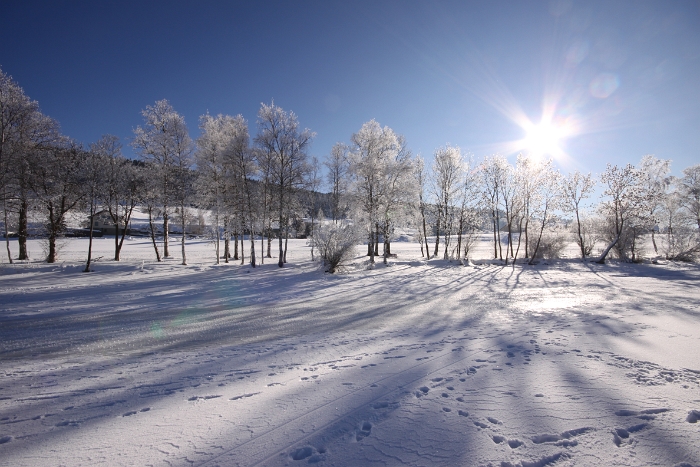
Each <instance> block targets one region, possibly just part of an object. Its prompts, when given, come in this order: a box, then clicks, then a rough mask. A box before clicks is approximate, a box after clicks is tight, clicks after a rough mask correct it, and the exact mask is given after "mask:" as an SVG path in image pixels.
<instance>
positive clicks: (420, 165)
mask: <svg viewBox="0 0 700 467" xmlns="http://www.w3.org/2000/svg"><path fill="white" fill-rule="evenodd" d="M413 173H414V177H415V179H416V184H417V188H418V210H419V212H420V217H421V218H420V222H421V225H420V227H419V228H418V230H419V232H421V228H422V229H423V230H422V232H421V235H420V237H421V240H422V242H425V257H426V258H427V259H430V247H429V245H428V231H427V228H426V211H427V210H428V208H429V205H428V197H427V187H428V178H429V177H428V172H427V170H426V167H425V161H424V160H423V158H422V157H420V156H418V157H417V158H416V162H415V165H414V172H413ZM422 251H423V243H421V252H422Z"/></svg>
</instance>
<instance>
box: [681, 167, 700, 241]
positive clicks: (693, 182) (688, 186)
mask: <svg viewBox="0 0 700 467" xmlns="http://www.w3.org/2000/svg"><path fill="white" fill-rule="evenodd" d="M679 185H680V186H679V189H678V192H679V195H680V196H681V203H682V205H683V207H684V209H685V211H686V214H687V215H688V216H689V217H690V218H691V219H693V221H694V222H695V223H696V224H697V226H698V231H700V164H697V165H693V166H691V167H687V168H685V169H683V177H682V178H681V179H680V180H679Z"/></svg>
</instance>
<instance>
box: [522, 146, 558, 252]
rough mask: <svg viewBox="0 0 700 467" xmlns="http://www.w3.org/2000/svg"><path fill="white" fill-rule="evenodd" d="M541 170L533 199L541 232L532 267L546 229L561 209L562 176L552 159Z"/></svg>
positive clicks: (534, 213) (534, 214)
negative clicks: (555, 168) (556, 212)
mask: <svg viewBox="0 0 700 467" xmlns="http://www.w3.org/2000/svg"><path fill="white" fill-rule="evenodd" d="M541 170H542V171H541V176H540V177H539V183H538V186H537V188H536V193H535V196H534V197H533V200H534V201H535V204H534V206H532V213H533V216H534V217H535V218H537V219H539V232H538V233H537V241H536V243H535V248H534V250H533V252H532V255H531V257H530V261H529V262H528V264H531V265H532V264H534V263H535V259H536V258H537V252H538V250H539V248H540V244H541V242H542V234H543V233H544V229H545V227H546V226H547V225H549V224H550V223H551V222H552V219H553V218H554V212H555V210H557V209H559V208H560V207H561V205H560V202H561V197H560V193H561V175H560V174H559V172H558V171H556V170H554V167H553V165H552V161H551V159H549V160H547V161H546V162H544V163H543V165H542V168H541Z"/></svg>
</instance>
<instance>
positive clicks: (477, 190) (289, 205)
mask: <svg viewBox="0 0 700 467" xmlns="http://www.w3.org/2000/svg"><path fill="white" fill-rule="evenodd" d="M141 114H142V118H143V122H142V125H140V126H138V127H137V128H136V129H135V130H134V135H133V137H132V138H131V141H130V145H131V147H132V148H133V150H134V152H135V153H136V154H137V155H138V159H137V160H130V159H127V158H126V157H125V156H124V155H123V154H122V146H121V143H120V140H119V138H117V137H116V136H112V135H105V136H103V137H102V138H100V140H99V141H97V142H94V143H92V144H89V145H87V146H85V145H83V144H81V143H79V142H76V141H74V140H72V139H70V138H68V137H66V136H64V135H62V134H61V132H60V128H59V125H58V123H57V122H56V121H55V120H53V119H51V118H50V117H47V116H45V115H43V114H42V113H41V111H40V109H39V105H38V103H37V102H36V101H33V100H31V99H30V98H28V97H27V96H26V95H25V94H24V92H23V90H22V89H21V87H19V85H18V84H17V83H16V82H14V81H13V80H12V78H11V77H10V76H8V75H6V74H5V73H3V72H2V70H0V184H1V193H0V195H1V197H2V208H3V218H2V220H3V224H4V230H5V232H4V233H5V237H6V248H7V254H8V258H10V261H12V259H13V256H15V255H13V252H12V251H11V244H10V241H9V236H10V233H11V232H13V233H15V234H16V236H17V237H18V242H17V244H18V252H17V254H16V256H15V257H16V258H17V259H19V260H26V259H28V252H27V239H28V237H29V235H30V232H29V228H28V225H29V219H30V217H31V216H30V214H34V215H40V216H41V218H42V219H43V224H44V232H43V233H44V235H45V237H46V239H47V241H46V261H48V262H55V261H57V258H58V251H57V246H56V245H57V244H56V241H57V239H58V238H59V237H60V236H61V235H63V234H64V233H65V232H66V217H67V215H68V213H69V212H71V211H80V212H84V213H87V214H89V215H90V216H91V217H92V216H94V215H95V214H96V213H97V212H98V211H102V212H105V213H107V214H108V216H109V218H110V219H111V222H112V223H113V224H114V226H115V229H116V234H115V238H114V242H115V244H114V260H115V261H119V259H120V252H121V249H122V247H123V244H124V239H125V237H126V234H127V226H128V225H129V222H130V220H131V217H132V215H133V213H134V210H135V209H136V208H137V207H139V208H140V209H143V210H144V212H145V213H147V215H148V235H149V236H150V239H151V243H152V245H153V251H154V255H155V258H156V260H157V261H161V260H162V258H167V257H170V256H171V248H172V245H171V244H170V232H173V231H174V230H175V231H177V234H178V235H179V237H180V249H181V257H182V264H187V255H186V238H187V236H186V232H187V227H188V223H189V222H191V221H192V217H193V215H194V214H193V213H194V208H199V209H206V210H208V211H209V212H211V224H212V225H211V227H212V228H211V235H212V239H213V242H214V245H215V258H216V262H217V263H219V262H220V261H221V260H223V261H225V262H229V260H231V259H233V260H240V261H241V264H245V263H246V262H248V263H249V264H250V265H251V266H253V267H255V266H256V265H257V264H258V262H259V263H263V262H264V261H265V258H272V248H273V247H272V245H273V243H275V240H276V248H277V250H278V256H277V258H278V259H277V264H278V265H279V266H280V267H282V266H284V264H285V263H286V261H287V259H286V258H287V245H288V239H289V237H290V234H291V233H292V231H293V230H294V224H295V221H298V220H299V219H301V218H307V219H309V218H310V220H311V225H310V235H311V238H312V241H311V242H310V244H311V246H312V250H311V254H312V257H313V255H314V248H316V251H318V253H319V257H320V259H321V260H323V261H324V262H326V263H328V264H329V268H328V270H331V271H333V270H334V269H335V268H336V267H337V266H338V264H339V263H340V262H341V261H342V260H343V259H344V257H346V256H347V255H348V254H349V253H350V252H351V251H352V250H353V248H352V247H354V246H355V245H357V244H359V243H366V245H367V256H368V257H369V263H370V264H373V263H374V262H375V261H376V258H377V257H381V258H382V259H383V261H384V262H386V261H387V259H388V258H390V257H391V256H392V253H391V240H392V238H394V235H395V232H396V230H397V229H398V228H402V227H410V228H412V229H413V230H414V231H416V232H417V240H418V243H419V244H420V248H421V251H422V254H423V256H424V257H426V258H428V259H430V258H435V257H441V258H444V259H459V260H463V261H464V260H467V261H468V260H469V257H470V251H472V247H473V245H474V242H475V239H476V237H477V234H478V233H480V232H483V231H484V230H486V231H488V232H490V234H489V235H491V234H492V237H493V245H492V246H493V257H494V258H496V259H500V260H503V261H505V263H506V264H508V263H509V262H515V261H516V260H517V259H518V258H525V259H527V260H528V261H529V262H531V263H532V262H534V261H536V259H537V258H540V257H547V256H554V255H556V254H557V251H558V250H560V249H561V246H562V244H563V242H564V241H565V240H566V241H568V240H569V239H570V238H573V240H574V241H575V242H576V244H577V245H578V248H579V250H580V255H581V257H582V258H587V257H590V256H592V255H593V253H594V246H595V245H596V243H597V242H601V241H602V242H605V245H606V246H605V248H603V250H602V251H601V252H600V254H598V255H597V258H596V259H597V261H599V262H601V263H602V262H604V261H605V259H606V258H607V257H608V256H609V255H610V254H613V255H616V256H617V257H619V258H622V259H626V260H632V261H634V260H637V259H639V257H640V252H641V243H642V242H641V240H642V238H646V236H651V241H652V244H653V248H654V249H655V252H656V253H657V254H663V255H664V256H665V257H666V258H669V259H681V260H695V259H697V257H698V254H699V253H700V241H699V238H698V232H699V231H700V165H695V166H692V167H688V168H686V169H685V170H683V176H682V177H673V176H671V175H670V161H668V160H662V159H658V158H656V157H654V156H644V158H642V160H641V162H640V164H639V165H638V166H637V167H634V166H632V165H627V166H625V167H618V166H615V165H609V166H608V167H607V169H606V170H605V172H604V173H603V174H602V175H601V176H600V177H598V178H596V177H594V176H593V175H592V174H582V173H580V172H578V171H575V172H572V173H569V174H566V175H563V174H561V173H560V172H559V171H558V170H557V169H556V168H555V167H554V164H553V162H552V160H548V159H544V158H539V157H533V156H527V155H522V154H521V155H519V156H518V157H517V160H516V161H515V163H514V164H511V163H510V162H509V161H508V160H507V159H506V158H505V157H503V156H501V155H493V156H488V157H485V158H484V159H483V160H479V161H477V160H475V159H474V158H473V157H472V156H469V155H465V154H463V153H462V151H461V150H460V148H458V147H454V146H450V145H446V146H444V147H440V148H438V149H436V150H435V153H434V157H433V161H432V163H431V164H429V165H428V164H426V163H425V161H424V160H423V159H422V158H421V157H420V156H417V155H414V154H413V153H412V152H411V151H410V149H409V148H408V145H407V142H406V139H405V137H403V136H402V135H399V134H397V133H395V132H394V131H393V130H392V129H391V128H389V127H386V126H381V125H380V124H379V123H378V122H376V121H375V120H371V121H369V122H366V123H365V124H363V125H362V127H361V128H360V129H359V130H358V131H357V132H356V133H353V134H352V135H351V137H350V139H349V141H348V142H347V143H337V144H336V145H334V146H333V148H332V150H331V151H330V154H328V155H326V157H325V158H324V160H322V161H319V160H318V159H317V158H315V157H311V155H310V147H311V143H312V141H313V139H314V137H315V133H313V132H312V131H311V130H309V129H306V128H302V127H301V126H300V124H299V121H298V118H297V116H296V115H295V114H294V112H291V111H286V110H284V109H282V108H280V107H279V106H276V105H275V104H274V102H272V103H270V104H262V105H261V107H260V109H259V111H258V115H257V121H256V126H257V133H256V134H255V136H254V137H252V138H251V136H250V133H249V127H248V122H247V121H246V120H245V119H244V118H243V117H242V116H241V115H237V116H229V115H216V116H212V115H209V114H206V115H203V116H201V117H200V119H199V130H200V133H199V136H198V137H197V138H196V139H192V138H191V137H190V134H189V131H188V128H187V125H186V123H185V120H184V118H183V117H182V115H180V114H179V113H177V112H176V111H175V110H174V109H173V107H172V106H171V105H170V103H169V102H168V101H167V100H161V101H157V102H156V103H155V104H154V105H152V106H147V107H146V108H145V109H144V110H143V111H142V112H141ZM322 187H323V188H327V190H328V194H327V195H326V197H327V198H329V201H330V202H329V203H328V205H327V206H326V211H327V212H319V202H318V201H319V200H318V198H319V196H321V195H320V192H321V189H322ZM597 187H601V189H602V190H603V196H602V198H601V199H600V200H599V202H598V203H597V204H596V203H593V200H592V199H591V197H592V196H593V195H594V193H596V190H597V189H598V188H597ZM563 219H570V220H571V222H569V223H568V226H567V230H566V231H563V230H562V227H561V225H562V221H563ZM173 224H174V225H176V226H177V228H176V229H173V227H172V225H173ZM89 237H90V242H89V245H90V246H89V247H88V260H87V264H86V268H85V270H86V271H88V270H89V269H90V261H91V251H92V237H93V223H92V222H90V223H89ZM246 238H247V240H246ZM257 240H259V242H260V243H259V246H258V248H259V252H257V253H256V241H257ZM429 240H430V241H429ZM246 242H247V247H246ZM246 249H247V254H248V256H247V259H246Z"/></svg>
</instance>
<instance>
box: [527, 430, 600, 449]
mask: <svg viewBox="0 0 700 467" xmlns="http://www.w3.org/2000/svg"><path fill="white" fill-rule="evenodd" d="M589 431H593V428H591V427H583V428H576V429H574V430H567V431H564V432H563V433H561V434H558V435H553V434H543V435H537V436H533V437H532V438H531V439H532V442H533V443H535V444H542V443H553V442H557V441H560V442H561V441H566V440H569V439H571V438H573V437H575V436H578V435H581V434H584V433H587V432H589ZM565 444H568V445H570V443H565Z"/></svg>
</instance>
